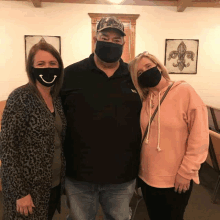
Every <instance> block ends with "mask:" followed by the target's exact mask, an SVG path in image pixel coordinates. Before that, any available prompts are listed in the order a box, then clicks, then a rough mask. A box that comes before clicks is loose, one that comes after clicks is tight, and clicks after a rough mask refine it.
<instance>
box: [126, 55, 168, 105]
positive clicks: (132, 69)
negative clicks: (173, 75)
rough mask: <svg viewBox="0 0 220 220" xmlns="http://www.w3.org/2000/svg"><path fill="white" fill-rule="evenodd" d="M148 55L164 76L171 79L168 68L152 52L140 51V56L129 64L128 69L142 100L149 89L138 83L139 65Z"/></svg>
mask: <svg viewBox="0 0 220 220" xmlns="http://www.w3.org/2000/svg"><path fill="white" fill-rule="evenodd" d="M143 57H146V58H148V59H149V60H151V61H152V62H153V63H154V64H156V65H157V66H158V67H159V68H160V70H161V74H162V76H163V77H164V78H165V79H166V80H167V81H171V79H170V76H169V73H168V70H167V68H166V67H165V66H164V65H163V64H162V63H161V62H160V61H159V60H158V59H157V58H156V57H155V56H154V55H152V54H149V53H148V52H143V53H140V54H139V55H138V56H136V57H135V58H134V59H133V60H132V61H131V62H130V63H129V64H128V69H129V71H130V74H131V79H132V81H133V84H134V86H135V88H136V90H137V92H138V94H139V95H140V98H141V100H142V101H143V100H144V99H145V98H146V97H147V95H148V89H147V88H141V87H140V86H139V83H138V76H137V71H138V70H137V66H138V63H139V62H140V60H141V59H142V58H143Z"/></svg>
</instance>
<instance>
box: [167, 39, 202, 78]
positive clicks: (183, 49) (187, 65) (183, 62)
mask: <svg viewBox="0 0 220 220" xmlns="http://www.w3.org/2000/svg"><path fill="white" fill-rule="evenodd" d="M198 48H199V40H190V39H166V45H165V61H164V64H165V66H166V67H167V69H168V71H169V73H171V74H196V73H197V62H198Z"/></svg>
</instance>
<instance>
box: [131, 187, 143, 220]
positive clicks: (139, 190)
mask: <svg viewBox="0 0 220 220" xmlns="http://www.w3.org/2000/svg"><path fill="white" fill-rule="evenodd" d="M134 192H135V194H136V195H137V196H138V200H137V203H136V206H135V209H134V212H133V214H132V216H131V220H134V216H135V214H136V211H137V207H138V205H139V203H140V201H141V200H142V199H143V195H142V191H141V187H139V188H135V191H134Z"/></svg>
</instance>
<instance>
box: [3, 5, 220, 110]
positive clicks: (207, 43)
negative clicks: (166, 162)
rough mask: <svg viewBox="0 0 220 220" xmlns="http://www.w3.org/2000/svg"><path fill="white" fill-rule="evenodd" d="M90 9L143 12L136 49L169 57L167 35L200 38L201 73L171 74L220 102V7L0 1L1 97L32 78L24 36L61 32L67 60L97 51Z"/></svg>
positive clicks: (218, 104)
mask: <svg viewBox="0 0 220 220" xmlns="http://www.w3.org/2000/svg"><path fill="white" fill-rule="evenodd" d="M88 13H128V14H132V13H133V14H140V17H139V18H138V20H137V28H136V32H137V36H136V54H138V53H140V52H142V51H143V50H148V51H149V52H150V53H152V54H155V55H156V56H158V58H159V59H161V60H162V61H163V60H164V50H165V39H199V58H198V69H197V70H198V73H197V74H196V75H171V78H172V79H173V80H180V79H183V80H186V81H187V82H189V83H190V84H191V85H192V86H193V87H194V88H195V90H196V91H197V92H198V93H199V95H200V96H201V97H202V99H203V100H204V102H205V103H206V104H210V105H213V106H216V107H220V98H219V95H220V56H219V54H220V52H219V51H220V43H219V40H220V37H219V36H220V9H219V8H187V9H186V10H185V11H184V12H183V13H180V12H179V13H178V12H176V7H156V6H155V7H150V6H113V5H111V6H110V5H89V4H67V3H66V4H63V3H43V4H42V8H34V7H33V5H32V4H31V3H29V2H10V1H7V2H6V1H0V76H1V78H0V100H4V99H6V98H7V97H8V95H9V93H10V92H11V91H12V90H13V89H14V88H16V87H18V86H20V85H22V84H24V83H26V82H27V78H26V74H25V56H24V35H40V34H41V35H55V36H61V45H62V49H61V50H62V57H63V61H64V65H65V66H67V65H69V64H71V63H73V62H76V61H79V60H81V59H83V58H85V57H87V56H88V55H89V54H90V53H91V23H90V22H91V21H90V17H89V16H88Z"/></svg>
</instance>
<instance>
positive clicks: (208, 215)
mask: <svg viewBox="0 0 220 220" xmlns="http://www.w3.org/2000/svg"><path fill="white" fill-rule="evenodd" d="M217 177H218V176H217V173H216V172H215V171H214V170H213V169H212V168H211V167H210V166H209V165H208V164H206V163H205V164H204V166H203V167H202V169H201V172H200V182H201V184H200V185H197V184H194V188H193V191H192V195H191V197H190V200H189V204H188V206H187V209H186V212H185V218H184V220H219V219H220V189H219V191H218V200H217V202H218V204H212V203H211V196H212V193H213V189H214V187H215V183H216V181H217ZM65 199H66V197H65V196H62V213H61V214H58V213H56V214H55V216H54V219H53V220H65V219H66V216H67V215H68V212H69V210H68V208H67V206H66V204H65ZM137 199H138V197H137V196H136V195H135V194H134V196H133V198H132V200H131V203H130V206H131V208H132V210H133V211H134V208H135V205H136V202H137ZM158 211H159V210H158ZM2 212H3V210H2V194H1V193H0V220H2ZM96 220H104V218H103V213H102V209H101V207H100V209H99V211H98V213H97V216H96ZM134 220H150V219H149V217H148V214H147V209H146V206H145V204H144V201H143V200H141V202H140V203H139V205H138V208H137V211H136V214H135V216H134Z"/></svg>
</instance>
